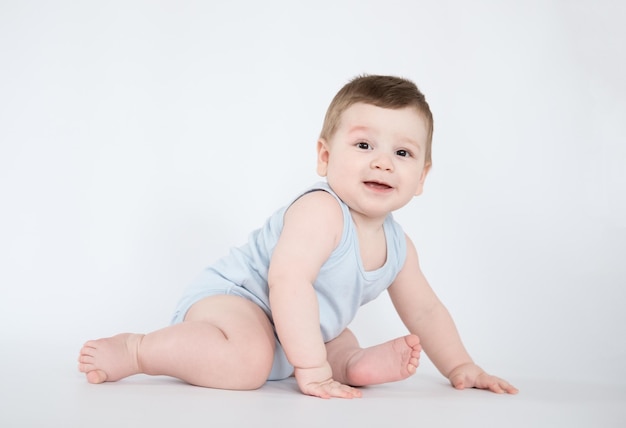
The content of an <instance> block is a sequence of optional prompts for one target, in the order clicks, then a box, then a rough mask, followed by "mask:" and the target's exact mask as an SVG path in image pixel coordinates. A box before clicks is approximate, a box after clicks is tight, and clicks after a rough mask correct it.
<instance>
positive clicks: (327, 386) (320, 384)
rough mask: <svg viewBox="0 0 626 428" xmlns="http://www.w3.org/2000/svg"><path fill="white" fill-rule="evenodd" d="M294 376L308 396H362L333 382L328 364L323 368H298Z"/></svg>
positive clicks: (356, 391) (353, 389) (358, 392)
mask: <svg viewBox="0 0 626 428" xmlns="http://www.w3.org/2000/svg"><path fill="white" fill-rule="evenodd" d="M294 374H295V377H296V381H297V382H298V386H299V387H300V391H302V393H304V394H307V395H313V396H315V397H320V398H331V397H338V398H360V397H361V395H362V394H361V391H359V390H358V389H356V388H353V387H351V386H348V385H343V384H341V383H339V382H337V381H335V380H333V378H332V375H333V374H332V370H331V368H330V365H329V364H328V362H326V363H325V364H324V365H323V366H321V367H314V368H306V369H303V368H296V369H295V372H294Z"/></svg>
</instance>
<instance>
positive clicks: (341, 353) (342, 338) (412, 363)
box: [326, 329, 422, 386]
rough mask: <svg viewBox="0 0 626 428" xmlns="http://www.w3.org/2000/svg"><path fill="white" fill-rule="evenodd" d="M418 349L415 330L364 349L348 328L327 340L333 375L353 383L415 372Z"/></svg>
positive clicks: (373, 382)
mask: <svg viewBox="0 0 626 428" xmlns="http://www.w3.org/2000/svg"><path fill="white" fill-rule="evenodd" d="M421 350H422V347H421V345H420V341H419V338H418V337H417V336H415V335H414V334H410V335H408V336H404V337H399V338H397V339H394V340H390V341H389V342H385V343H383V344H380V345H376V346H372V347H371V348H365V349H363V348H361V347H360V346H359V343H358V341H357V339H356V337H355V336H354V334H352V332H351V331H350V330H348V329H346V330H344V331H343V332H342V333H341V334H340V335H339V336H338V337H337V338H336V339H334V340H332V341H330V342H328V343H327V344H326V351H327V353H328V362H329V363H330V365H331V367H332V369H333V377H334V379H335V380H337V381H339V382H341V383H345V384H347V385H352V386H366V385H376V384H380V383H386V382H395V381H398V380H402V379H406V378H407V377H409V376H411V375H412V374H414V373H415V370H416V369H417V366H418V365H419V358H420V352H421Z"/></svg>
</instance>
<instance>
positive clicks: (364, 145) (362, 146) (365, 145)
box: [356, 141, 370, 150]
mask: <svg viewBox="0 0 626 428" xmlns="http://www.w3.org/2000/svg"><path fill="white" fill-rule="evenodd" d="M356 146H357V147H358V148H359V149H362V150H369V149H370V145H369V143H366V142H365V141H359V142H358V143H356Z"/></svg>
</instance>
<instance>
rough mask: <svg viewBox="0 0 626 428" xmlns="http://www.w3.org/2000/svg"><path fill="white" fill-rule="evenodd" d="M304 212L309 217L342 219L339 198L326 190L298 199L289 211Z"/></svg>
mask: <svg viewBox="0 0 626 428" xmlns="http://www.w3.org/2000/svg"><path fill="white" fill-rule="evenodd" d="M292 210H294V211H304V212H305V213H308V214H309V215H314V214H317V215H323V216H339V217H340V218H341V217H342V215H343V214H342V210H341V205H340V203H339V201H338V200H337V198H335V197H334V196H333V195H331V194H330V193H329V192H327V191H324V190H321V189H320V190H313V191H311V192H307V193H305V194H303V195H302V196H300V197H299V198H298V199H296V200H295V201H294V202H293V203H292V204H291V206H290V207H289V208H288V211H292Z"/></svg>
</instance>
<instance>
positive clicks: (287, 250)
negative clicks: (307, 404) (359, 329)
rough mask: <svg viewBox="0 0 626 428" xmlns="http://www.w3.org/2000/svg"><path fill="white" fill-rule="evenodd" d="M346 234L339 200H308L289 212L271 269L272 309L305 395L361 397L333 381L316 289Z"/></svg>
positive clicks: (321, 196)
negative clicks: (323, 269)
mask: <svg viewBox="0 0 626 428" xmlns="http://www.w3.org/2000/svg"><path fill="white" fill-rule="evenodd" d="M342 231H343V214H342V212H341V208H340V206H339V204H338V202H337V201H336V200H335V199H334V198H333V196H331V195H330V194H328V193H327V192H322V191H319V192H312V193H309V194H307V195H304V196H303V197H301V198H300V199H298V200H297V201H296V202H295V203H294V204H293V205H292V206H291V207H290V208H289V209H288V210H287V212H286V213H285V217H284V227H283V231H282V233H281V235H280V238H279V240H278V243H277V245H276V248H275V249H274V252H273V254H272V259H271V262H270V268H269V287H270V305H271V308H272V316H273V319H274V324H275V326H276V331H277V333H278V337H279V338H280V341H281V344H282V346H283V349H284V350H285V354H286V355H287V359H288V360H289V362H290V363H291V364H292V365H293V366H294V367H295V377H296V380H297V382H298V386H299V387H300V390H301V391H302V392H303V393H305V394H308V395H314V396H318V397H322V398H329V397H342V398H353V397H360V395H361V392H360V391H359V390H357V389H355V388H351V387H349V386H346V385H342V384H340V383H338V382H336V381H334V380H333V375H332V370H331V368H330V365H329V364H328V361H327V357H326V347H325V345H324V340H323V338H322V334H321V330H320V319H319V308H318V302H317V295H316V294H315V290H314V288H313V283H314V281H315V278H316V277H317V275H318V273H319V270H320V268H321V266H322V264H323V263H324V262H325V261H326V260H327V259H328V257H329V256H330V254H331V253H332V251H333V250H334V249H335V247H336V246H337V244H338V242H339V240H340V238H341V233H342Z"/></svg>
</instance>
